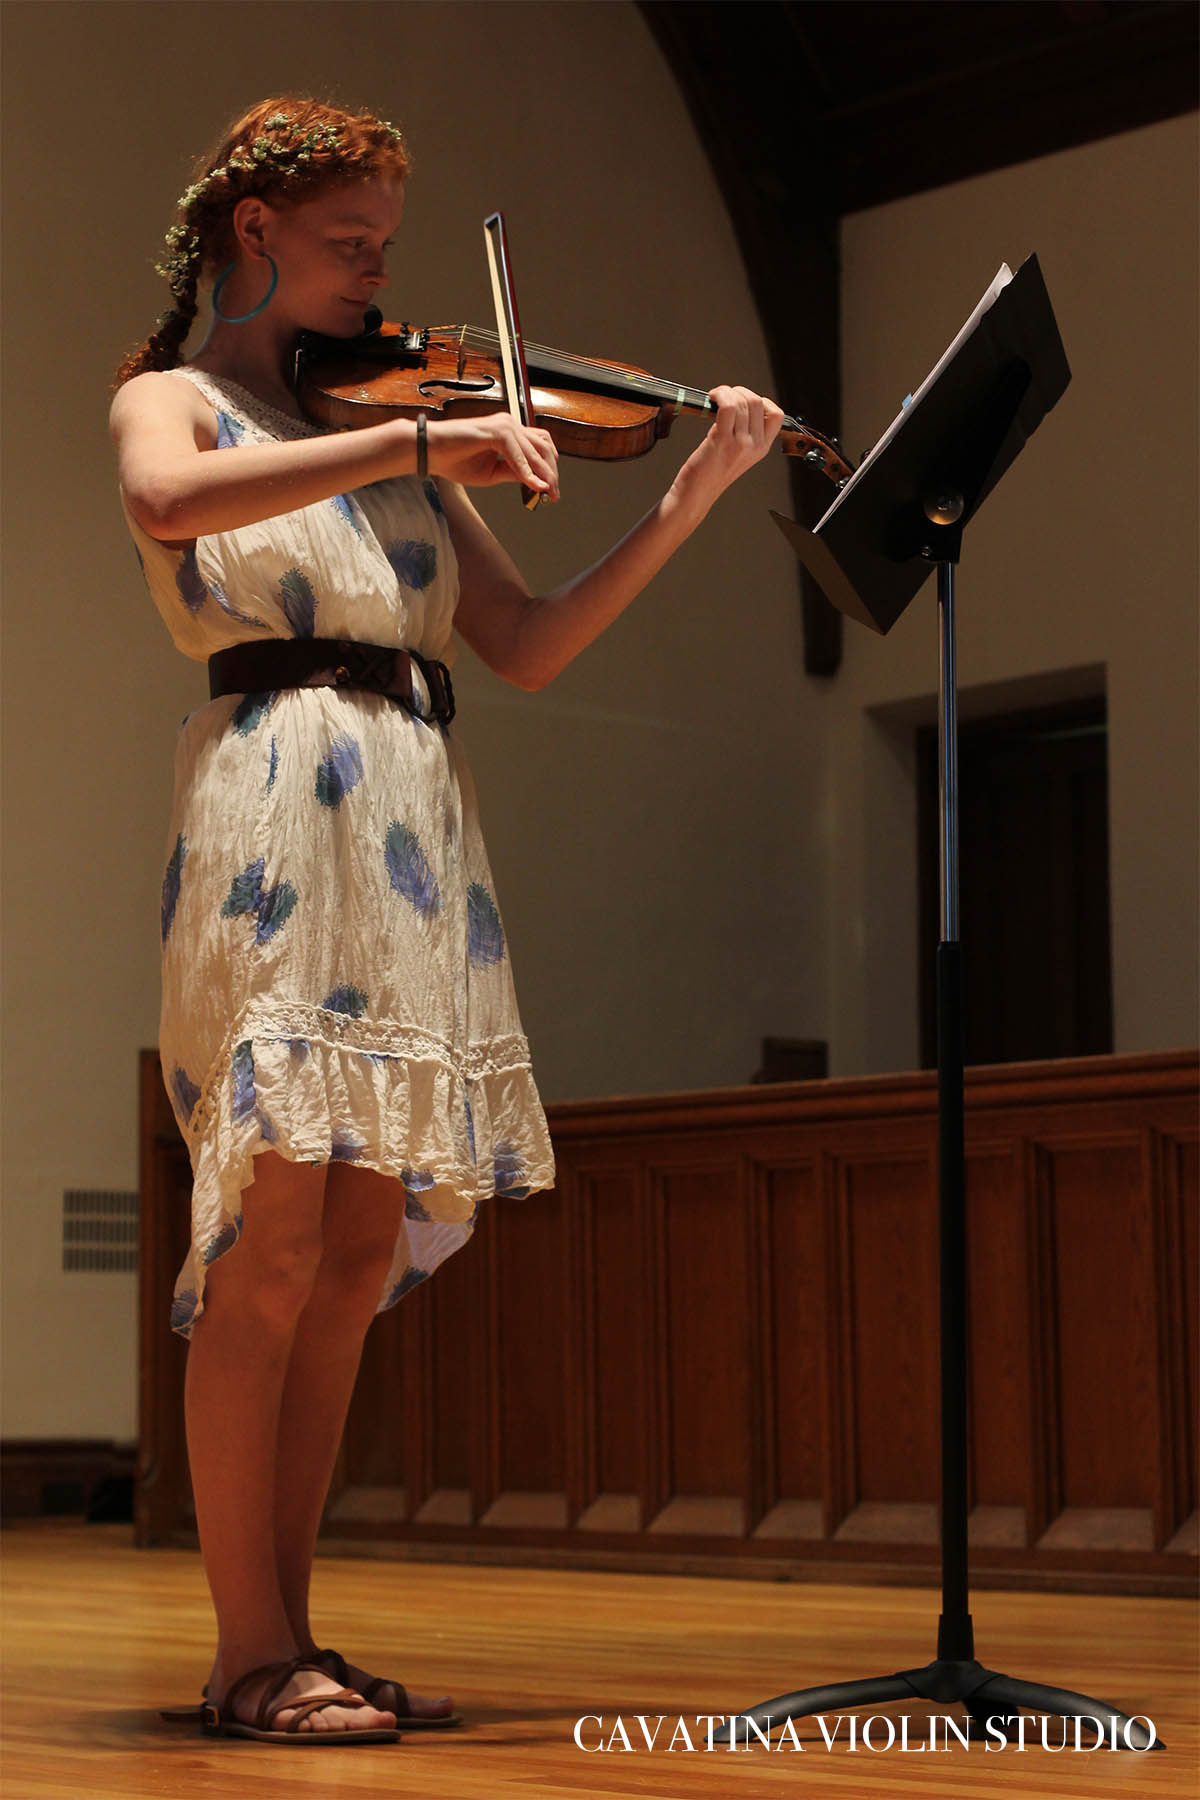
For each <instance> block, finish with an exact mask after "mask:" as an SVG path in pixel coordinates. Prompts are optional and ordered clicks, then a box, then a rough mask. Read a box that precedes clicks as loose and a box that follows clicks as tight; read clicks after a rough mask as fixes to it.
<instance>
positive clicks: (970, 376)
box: [713, 256, 1161, 1750]
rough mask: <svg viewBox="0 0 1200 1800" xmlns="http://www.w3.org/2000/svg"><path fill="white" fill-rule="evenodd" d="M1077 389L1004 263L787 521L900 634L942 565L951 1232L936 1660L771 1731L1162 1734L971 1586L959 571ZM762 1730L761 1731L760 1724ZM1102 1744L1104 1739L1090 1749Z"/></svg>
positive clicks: (863, 1685)
mask: <svg viewBox="0 0 1200 1800" xmlns="http://www.w3.org/2000/svg"><path fill="white" fill-rule="evenodd" d="M1070 379H1071V371H1070V369H1069V368H1068V367H1067V359H1066V356H1065V354H1064V352H1063V347H1062V341H1061V339H1060V338H1059V335H1058V327H1057V325H1056V323H1055V319H1054V313H1053V310H1052V309H1051V306H1050V300H1049V296H1048V295H1047V293H1046V288H1045V284H1044V283H1043V281H1042V274H1041V270H1040V268H1039V267H1038V261H1037V257H1036V256H1031V257H1029V258H1027V260H1026V261H1025V262H1024V263H1022V265H1021V267H1020V269H1019V270H1018V272H1017V274H1016V276H1015V277H1011V276H1010V275H1009V271H1008V269H1007V267H1002V268H1001V270H1000V273H999V275H998V276H997V278H996V280H995V282H993V284H992V286H991V288H990V289H989V290H988V292H987V294H985V295H984V298H983V300H982V301H981V302H980V304H979V306H978V307H977V308H976V309H975V312H974V313H973V314H972V316H971V318H970V319H969V320H968V321H967V323H966V325H965V326H964V327H963V329H962V331H961V332H960V333H959V335H958V337H957V338H956V339H955V341H954V343H953V344H952V345H951V346H950V349H949V350H948V351H947V352H946V354H945V356H944V357H943V358H942V360H941V362H940V363H938V364H937V366H936V367H935V368H934V370H933V371H932V372H931V374H930V376H929V377H928V379H927V380H926V381H925V382H924V383H923V384H922V386H921V387H920V388H919V389H918V391H917V394H916V396H915V398H913V399H911V400H910V401H906V402H905V404H904V406H903V407H902V409H901V412H900V415H899V416H898V418H897V419H896V420H895V421H894V423H893V424H892V426H891V427H890V428H889V429H888V431H887V432H885V433H884V435H883V437H882V438H881V439H880V440H879V443H878V444H877V445H876V446H875V449H874V450H872V451H871V452H870V454H869V455H868V456H867V457H865V458H864V460H863V462H862V465H861V466H860V467H859V468H858V469H857V470H856V471H855V473H854V475H853V476H852V477H851V478H850V479H849V481H848V482H847V483H846V484H845V486H844V488H843V489H842V491H841V492H839V494H838V497H837V499H836V500H835V501H834V502H833V505H832V506H831V507H830V508H829V510H828V511H827V512H826V514H825V516H824V518H822V519H821V521H820V522H819V524H818V525H817V526H816V527H815V529H814V530H813V531H812V532H808V531H805V530H803V529H802V527H800V526H799V525H796V524H795V523H794V522H793V521H792V520H791V519H786V518H784V517H783V516H782V515H781V514H779V513H775V512H773V513H772V514H771V516H772V518H773V519H774V520H775V522H776V524H777V525H778V526H779V528H780V530H781V531H782V532H783V534H784V536H785V537H786V538H787V540H788V542H789V543H790V544H791V545H792V546H793V547H794V549H795V550H796V553H797V555H798V556H799V557H800V559H801V561H802V562H803V563H804V565H805V567H806V568H807V569H808V570H809V572H810V573H811V574H812V575H813V577H814V578H815V580H816V581H817V583H818V585H819V586H820V588H821V589H822V591H823V592H824V594H825V595H826V597H827V599H829V600H830V601H831V602H832V604H833V605H834V606H836V607H838V608H839V610H840V611H842V612H844V613H846V614H848V615H849V617H850V618H852V619H857V620H858V621H859V623H860V624H863V625H867V626H869V627H870V628H871V629H872V630H873V631H877V632H879V633H880V634H883V633H886V632H887V631H890V629H891V627H892V626H893V625H894V624H895V622H896V620H897V619H898V618H899V617H900V615H901V613H902V612H903V611H904V609H905V608H906V607H907V606H908V604H909V602H910V601H911V600H912V599H913V597H914V595H915V594H916V593H917V591H918V589H919V588H920V587H921V586H922V585H923V583H924V582H925V580H926V578H927V576H928V574H929V565H930V564H931V563H936V564H937V571H938V623H939V668H938V695H939V716H938V814H939V828H940V844H939V859H938V860H939V867H940V891H941V917H942V939H941V942H940V943H939V944H938V951H937V1017H938V1238H939V1255H938V1260H939V1280H940V1296H941V1297H940V1316H941V1331H940V1340H941V1341H940V1357H941V1445H942V1531H941V1539H942V1611H941V1617H940V1618H939V1620H938V1640H937V1659H936V1661H934V1662H931V1663H927V1664H926V1665H925V1666H924V1667H923V1668H919V1669H901V1670H899V1671H898V1672H897V1673H896V1674H894V1675H880V1676H871V1677H867V1678H865V1679H861V1680H857V1681H842V1682H836V1683H834V1684H832V1685H830V1686H827V1687H812V1688H802V1689H800V1690H799V1691H798V1692H796V1693H791V1694H782V1695H780V1696H778V1697H777V1698H776V1699H773V1700H764V1701H762V1702H760V1703H759V1704H758V1705H757V1706H753V1707H750V1708H748V1709H747V1710H746V1711H744V1712H738V1713H733V1714H729V1715H726V1716H727V1717H728V1719H729V1723H728V1725H725V1726H722V1727H721V1728H720V1729H719V1730H718V1731H716V1732H714V1735H713V1742H714V1743H717V1742H720V1743H726V1744H727V1743H729V1742H730V1741H731V1737H732V1735H733V1734H735V1733H736V1730H737V1725H738V1722H739V1721H740V1720H745V1721H747V1724H748V1725H749V1723H753V1724H754V1725H755V1726H756V1727H758V1728H759V1732H758V1735H760V1736H761V1735H762V1733H763V1731H764V1730H765V1731H766V1732H767V1733H769V1731H770V1729H771V1726H772V1725H778V1724H782V1723H784V1722H785V1721H787V1720H790V1719H797V1718H803V1717H806V1716H810V1715H812V1714H814V1713H824V1712H827V1711H833V1710H835V1709H837V1708H841V1707H855V1706H877V1705H880V1704H883V1703H885V1702H887V1701H889V1700H912V1699H914V1698H917V1699H921V1700H933V1701H936V1702H941V1703H947V1702H961V1703H962V1704H963V1705H964V1706H965V1708H966V1711H967V1714H968V1716H969V1726H968V1730H969V1732H970V1733H971V1734H974V1735H985V1734H986V1732H987V1727H988V1723H989V1721H990V1722H991V1731H992V1736H993V1738H995V1739H997V1740H998V1741H1003V1740H1004V1739H1006V1738H1008V1737H1009V1736H1010V1735H1012V1734H1011V1732H1010V1730H1009V1726H1010V1725H1011V1724H1013V1723H1015V1722H1016V1719H1017V1717H1018V1716H1019V1709H1021V1708H1024V1709H1026V1710H1027V1711H1032V1712H1038V1713H1045V1714H1050V1715H1060V1716H1063V1717H1065V1718H1079V1719H1089V1720H1091V1719H1094V1720H1095V1721H1096V1722H1097V1723H1098V1724H1099V1725H1100V1726H1101V1727H1102V1728H1103V1729H1104V1731H1105V1733H1106V1736H1107V1737H1108V1739H1109V1741H1110V1743H1112V1744H1113V1745H1115V1746H1117V1747H1119V1746H1120V1744H1124V1745H1125V1746H1126V1747H1127V1748H1129V1749H1135V1750H1147V1749H1150V1748H1151V1747H1157V1745H1158V1744H1159V1743H1160V1742H1161V1740H1159V1739H1157V1737H1156V1736H1155V1734H1154V1733H1153V1732H1152V1731H1148V1730H1147V1729H1146V1726H1145V1725H1143V1724H1142V1723H1141V1721H1140V1720H1139V1719H1129V1718H1127V1717H1126V1715H1125V1714H1124V1713H1121V1712H1119V1711H1117V1709H1116V1708H1115V1707H1112V1706H1109V1705H1108V1703H1107V1702H1106V1701H1102V1700H1092V1699H1090V1698H1089V1697H1088V1696H1087V1695H1086V1694H1076V1693H1071V1692H1069V1691H1068V1690H1066V1689H1064V1688H1051V1687H1044V1686H1042V1685H1041V1684H1039V1683H1036V1682H1030V1681H1020V1680H1018V1679H1016V1678H1015V1677H1013V1676H1010V1675H1000V1674H997V1673H995V1672H994V1671H993V1670H991V1669H985V1668H984V1667H983V1665H982V1664H981V1663H979V1662H977V1661H976V1660H975V1643H974V1629H973V1626H972V1623H971V1614H970V1611H969V1609H968V1593H967V1381H966V1367H967V1257H966V1205H965V1198H966V1187H965V1170H964V1155H963V973H962V970H963V964H962V948H961V945H960V942H959V936H958V738H957V729H958V728H957V717H956V711H957V708H956V665H955V632H954V566H955V564H956V563H957V562H958V559H959V553H960V550H961V547H962V534H963V530H964V527H965V526H966V525H967V524H968V523H969V522H970V520H971V519H972V518H973V517H974V515H975V513H976V512H977V510H978V508H979V506H980V505H981V503H982V502H983V500H984V499H985V498H986V496H987V495H988V494H989V493H990V492H991V490H992V488H993V487H994V486H995V485H996V483H997V481H998V480H999V479H1000V477H1001V475H1003V473H1004V471H1005V470H1006V469H1007V468H1008V466H1009V464H1010V463H1011V462H1012V461H1013V460H1014V458H1015V457H1016V456H1017V455H1018V454H1019V452H1020V451H1021V449H1022V448H1023V446H1024V444H1025V440H1026V439H1027V438H1029V437H1031V436H1032V435H1033V433H1034V431H1036V430H1037V427H1038V426H1039V425H1040V424H1041V422H1042V419H1043V418H1044V417H1045V415H1046V413H1047V412H1049V410H1050V408H1051V407H1052V406H1053V405H1054V404H1055V403H1056V401H1057V400H1058V399H1059V398H1060V397H1061V395H1062V394H1063V392H1064V390H1065V389H1066V386H1067V383H1068V382H1069V381H1070ZM747 1737H749V1732H748V1731H747ZM1090 1747H1091V1746H1089V1748H1090Z"/></svg>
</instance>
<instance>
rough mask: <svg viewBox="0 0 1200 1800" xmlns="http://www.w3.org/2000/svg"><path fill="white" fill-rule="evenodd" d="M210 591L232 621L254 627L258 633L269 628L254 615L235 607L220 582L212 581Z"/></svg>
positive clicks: (209, 586) (209, 585)
mask: <svg viewBox="0 0 1200 1800" xmlns="http://www.w3.org/2000/svg"><path fill="white" fill-rule="evenodd" d="M208 591H209V593H210V594H211V595H212V597H213V599H214V600H215V601H216V603H217V605H218V606H219V607H220V608H221V611H222V612H223V613H228V614H229V617H230V618H231V619H236V620H237V622H238V624H239V625H253V626H254V627H255V629H256V630H257V631H266V630H267V626H266V624H265V623H264V621H263V620H262V619H259V618H256V617H255V615H254V614H253V613H248V612H243V611H242V609H241V607H240V606H235V605H234V604H233V601H232V600H231V599H230V598H229V596H228V594H227V593H226V592H225V589H224V588H223V587H222V586H221V583H220V582H219V581H210V582H209V583H208Z"/></svg>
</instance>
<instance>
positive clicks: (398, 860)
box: [383, 819, 442, 914]
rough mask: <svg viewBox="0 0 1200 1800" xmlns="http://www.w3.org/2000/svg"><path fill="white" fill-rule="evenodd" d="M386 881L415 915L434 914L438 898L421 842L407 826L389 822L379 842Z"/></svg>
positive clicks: (439, 893) (394, 821)
mask: <svg viewBox="0 0 1200 1800" xmlns="http://www.w3.org/2000/svg"><path fill="white" fill-rule="evenodd" d="M383 858H384V861H385V862H386V864H387V872H388V879H389V880H390V881H391V884H392V886H393V887H394V888H395V890H396V892H397V893H398V894H403V895H404V898H405V899H406V900H409V901H411V902H412V904H413V905H414V906H415V907H416V909H417V911H418V912H419V913H430V914H432V913H436V912H437V911H439V909H440V908H441V904H442V896H441V892H440V890H439V888H438V884H437V880H436V878H435V876H434V873H433V870H432V869H431V868H430V866H429V864H428V862H427V861H426V859H425V852H424V850H422V848H421V840H420V838H419V837H418V836H417V834H416V832H415V831H413V830H411V829H410V828H409V826H407V825H402V824H401V823H400V821H399V820H398V819H393V820H392V822H391V824H390V825H389V826H388V828H387V836H386V837H385V838H384V840H383Z"/></svg>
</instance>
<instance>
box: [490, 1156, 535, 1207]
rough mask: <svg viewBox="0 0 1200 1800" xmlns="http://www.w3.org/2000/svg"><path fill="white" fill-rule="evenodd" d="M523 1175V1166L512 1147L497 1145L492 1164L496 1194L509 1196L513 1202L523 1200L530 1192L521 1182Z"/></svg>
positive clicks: (525, 1184)
mask: <svg viewBox="0 0 1200 1800" xmlns="http://www.w3.org/2000/svg"><path fill="white" fill-rule="evenodd" d="M524 1173H525V1167H524V1164H523V1163H522V1161H521V1158H520V1156H519V1155H518V1154H517V1152H516V1151H515V1150H514V1149H513V1147H512V1145H511V1144H505V1143H499V1144H497V1145H496V1148H495V1152H494V1160H493V1163H492V1175H493V1179H494V1181H495V1186H496V1192H497V1193H498V1194H509V1195H511V1197H512V1198H513V1199H514V1200H523V1199H524V1198H525V1196H526V1194H528V1193H529V1192H530V1189H529V1186H528V1184H527V1183H523V1182H522V1177H523V1175H524Z"/></svg>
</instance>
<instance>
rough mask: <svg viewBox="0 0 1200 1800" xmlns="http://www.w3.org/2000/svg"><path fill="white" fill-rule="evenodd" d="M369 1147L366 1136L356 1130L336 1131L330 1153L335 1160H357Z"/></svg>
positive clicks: (332, 1159) (331, 1158)
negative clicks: (362, 1136) (360, 1135)
mask: <svg viewBox="0 0 1200 1800" xmlns="http://www.w3.org/2000/svg"><path fill="white" fill-rule="evenodd" d="M366 1147H367V1140H366V1138H360V1137H359V1135H358V1133H357V1132H356V1131H335V1132H334V1134H333V1142H332V1144H331V1145H330V1149H329V1155H330V1160H331V1161H333V1162H357V1161H358V1159H359V1157H360V1156H361V1155H362V1153H363V1151H364V1150H365V1149H366Z"/></svg>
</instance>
